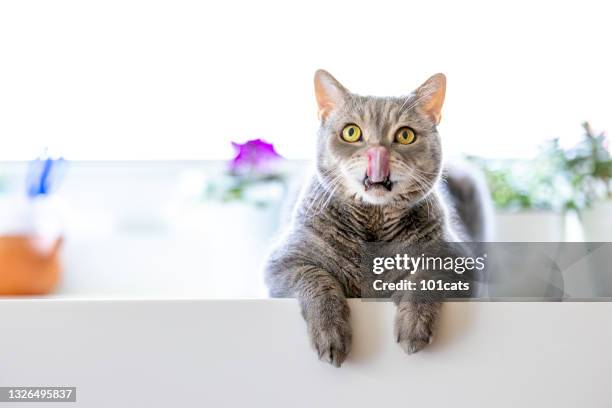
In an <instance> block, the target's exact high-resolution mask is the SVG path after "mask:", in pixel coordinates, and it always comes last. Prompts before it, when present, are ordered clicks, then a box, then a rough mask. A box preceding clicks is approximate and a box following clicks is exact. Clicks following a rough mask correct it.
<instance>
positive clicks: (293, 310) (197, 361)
mask: <svg viewBox="0 0 612 408" xmlns="http://www.w3.org/2000/svg"><path fill="white" fill-rule="evenodd" d="M350 304H351V309H352V314H353V327H354V345H353V353H352V355H351V356H350V358H349V359H348V361H347V362H346V363H345V364H344V365H343V366H342V367H341V368H339V369H336V368H334V367H331V366H329V365H327V364H325V363H321V362H319V361H318V360H317V359H316V357H315V353H314V352H313V351H312V350H311V349H310V346H309V344H308V340H307V337H306V330H305V325H304V323H303V321H302V318H301V317H300V316H299V311H298V306H297V303H296V302H295V300H291V299H282V300H270V299H268V300H226V301H222V300H176V301H170V300H166V301H162V300H124V301H119V300H115V301H110V300H106V301H103V300H61V299H56V300H27V299H15V300H6V299H5V300H2V301H0V315H2V316H3V317H2V324H1V328H0V330H1V333H0V366H1V369H0V386H6V385H15V386H17V385H18V386H34V385H41V386H42V385H56V386H76V387H78V391H77V401H78V402H77V404H66V406H83V407H109V406H113V407H169V406H176V407H187V406H210V407H215V406H265V407H288V406H291V407H296V406H297V407H315V406H335V407H339V406H346V407H357V406H385V405H387V406H428V407H470V408H471V407H481V406H495V407H517V406H526V407H532V406H540V407H556V408H558V407H576V406H588V407H610V406H612V393H611V392H610V386H609V380H610V367H612V353H611V352H610V344H612V325H611V324H610V320H611V318H610V316H612V304H611V303H451V304H447V305H445V307H444V312H443V318H442V322H441V327H440V330H439V332H438V335H437V338H436V341H435V342H434V343H433V344H432V345H431V346H430V348H429V349H427V350H426V351H424V352H421V353H419V354H416V355H413V356H407V355H405V354H404V353H403V352H402V351H401V350H400V348H399V347H398V346H397V345H396V344H395V343H394V341H393V338H392V318H393V312H394V308H393V305H392V304H389V303H366V302H362V301H360V300H351V301H350ZM19 406H22V407H23V406H26V405H25V404H24V405H19ZM54 406H60V405H59V404H58V405H54Z"/></svg>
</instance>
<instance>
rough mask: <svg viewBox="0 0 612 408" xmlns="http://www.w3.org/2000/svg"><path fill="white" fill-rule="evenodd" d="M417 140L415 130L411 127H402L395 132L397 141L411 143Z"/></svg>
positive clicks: (404, 143)
mask: <svg viewBox="0 0 612 408" xmlns="http://www.w3.org/2000/svg"><path fill="white" fill-rule="evenodd" d="M415 140H416V135H415V134H414V130H412V129H410V128H409V127H403V128H400V129H399V130H398V131H397V132H395V141H396V142H397V143H399V144H403V145H409V144H410V143H414V141H415Z"/></svg>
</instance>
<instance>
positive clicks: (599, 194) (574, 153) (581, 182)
mask: <svg viewBox="0 0 612 408" xmlns="http://www.w3.org/2000/svg"><path fill="white" fill-rule="evenodd" d="M582 127H583V128H584V137H583V139H582V140H581V141H580V142H579V143H578V144H576V145H575V146H574V147H572V148H571V149H568V150H567V152H566V159H567V169H568V171H569V172H570V173H571V176H572V177H571V180H572V183H573V185H574V186H575V187H576V188H577V189H579V190H580V191H581V192H582V193H583V194H584V196H585V204H586V205H587V206H589V205H592V204H593V202H595V201H596V200H598V199H601V198H612V186H611V182H610V181H611V180H612V158H611V157H610V151H609V148H608V140H607V138H606V135H605V133H604V132H601V133H598V134H596V133H595V132H594V131H593V129H592V128H591V126H590V124H589V123H588V122H584V123H583V124H582Z"/></svg>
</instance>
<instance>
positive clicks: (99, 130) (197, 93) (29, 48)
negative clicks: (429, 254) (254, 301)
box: [0, 0, 612, 298]
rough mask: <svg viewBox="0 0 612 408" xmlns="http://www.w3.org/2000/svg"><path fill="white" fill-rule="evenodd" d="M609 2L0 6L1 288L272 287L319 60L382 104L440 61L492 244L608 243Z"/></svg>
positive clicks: (304, 169)
mask: <svg viewBox="0 0 612 408" xmlns="http://www.w3.org/2000/svg"><path fill="white" fill-rule="evenodd" d="M608 9H609V6H608V5H606V4H605V3H601V2H594V1H593V2H591V1H582V2H579V3H574V4H560V3H558V2H538V3H534V2H521V1H518V2H512V3H507V4H493V3H491V2H473V1H472V2H471V1H468V2H461V3H457V2H451V1H431V2H421V3H418V4H412V3H409V2H390V1H377V2H375V3H373V2H358V1H357V2H356V1H353V2H329V1H326V2H324V1H318V0H315V1H310V2H307V3H303V4H294V3H287V2H280V1H279V2H271V1H260V2H247V1H227V2H223V3H218V4H214V3H205V2H196V1H193V2H192V1H172V2H170V1H153V2H151V1H149V2H144V1H135V0H127V1H106V2H99V3H90V2H88V3H83V2H78V1H57V2H44V1H29V2H23V1H5V2H2V3H1V4H0V59H1V60H0V218H1V219H0V236H3V237H5V238H7V237H10V238H11V239H4V240H3V238H1V237H0V292H3V291H4V293H13V294H42V293H53V294H55V295H61V296H92V297H96V296H102V297H105V296H119V297H123V296H127V297H133V296H136V297H138V296H145V297H146V296H154V297H211V298H215V297H216V298H223V297H263V296H265V288H264V287H263V283H262V281H261V275H260V273H259V266H260V264H261V262H262V260H263V258H264V256H265V253H266V251H267V250H268V248H269V246H270V243H271V242H272V241H273V240H274V239H275V237H276V236H277V233H278V231H279V229H280V228H281V227H282V226H283V225H286V216H285V214H286V208H288V207H290V204H291V202H292V200H293V198H294V197H295V193H296V191H298V189H299V187H300V185H301V183H302V181H303V179H304V178H305V177H306V176H307V174H308V173H309V169H310V166H311V165H312V162H311V160H312V158H313V155H314V147H315V143H314V141H315V131H316V127H317V125H318V123H317V119H316V108H315V101H314V96H313V85H312V77H313V74H314V71H315V70H316V69H317V68H325V69H327V70H328V71H330V72H331V73H332V74H334V75H335V76H336V77H337V78H338V79H339V80H340V81H341V82H342V83H343V84H344V85H346V86H347V87H348V88H349V89H351V90H353V91H355V92H358V93H362V94H376V95H402V94H407V93H409V92H410V91H412V90H413V89H414V88H416V87H417V86H418V85H419V84H420V83H422V82H423V81H424V80H425V79H427V78H428V77H429V76H430V75H431V74H433V73H435V72H444V73H445V74H446V75H447V77H448V89H447V99H446V103H445V107H444V117H443V120H442V124H441V125H440V133H441V135H442V138H443V142H444V148H445V152H446V156H447V157H448V158H449V159H454V158H461V159H463V160H468V161H471V162H472V163H473V164H474V165H475V166H477V167H479V168H480V169H481V170H482V171H483V172H484V174H485V176H486V179H487V181H488V183H489V186H490V189H491V192H492V199H493V201H494V203H495V207H496V218H495V219H496V226H495V227H496V228H495V231H496V232H495V239H496V240H498V241H551V242H559V241H583V240H587V241H610V240H611V238H612V232H611V231H612V204H611V203H612V199H611V197H610V178H611V175H612V165H611V164H610V163H611V161H610V153H609V149H610V147H609V141H608V138H607V136H606V133H605V130H606V129H612V116H611V115H610V103H609V95H611V94H612V79H611V78H610V76H609V73H610V72H612V57H610V55H609V52H607V51H606V50H607V49H608V48H609V44H608V43H609V38H610V35H611V33H610V28H609V27H610V18H611V16H612V15H611V13H610V11H609V10H608ZM37 157H38V158H40V159H39V160H38V161H34V162H32V160H33V159H35V158H37ZM59 158H62V159H63V160H57V159H59ZM16 236H18V237H24V236H25V237H43V238H45V239H43V240H42V242H38V241H40V240H38V239H37V243H36V245H34V246H32V245H33V244H31V242H29V241H27V242H26V241H24V242H21V241H15V240H14V239H13V238H14V237H16ZM58 237H61V238H62V242H59V241H57V238H58ZM56 247H57V248H60V249H59V250H58V252H57V253H56V252H54V251H55V249H56ZM41 253H42V254H45V256H43V257H42V258H41V255H40V254H41ZM3 256H4V259H5V260H4V261H2V257H3ZM28 257H29V258H28ZM26 258H27V259H30V258H31V259H30V261H27V262H26V261H24V259H26ZM41 259H42V260H41ZM17 270H20V271H21V270H23V271H27V272H23V273H22V272H20V273H16V272H14V271H17ZM40 270H44V271H45V273H46V275H45V276H46V278H45V280H44V282H42V280H41V279H42V278H41V277H40V276H39V275H40V274H39V272H38V271H40ZM3 273H4V277H2V276H3V275H2V274H3ZM24 276H28V278H27V279H25V278H24ZM2 282H5V284H4V290H3V286H2Z"/></svg>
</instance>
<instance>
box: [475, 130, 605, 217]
mask: <svg viewBox="0 0 612 408" xmlns="http://www.w3.org/2000/svg"><path fill="white" fill-rule="evenodd" d="M583 128H584V131H585V133H584V137H583V138H582V140H580V142H579V143H577V144H576V145H574V146H572V147H571V148H569V149H565V148H563V147H562V146H561V145H560V143H559V139H552V140H548V141H546V142H545V143H543V144H542V146H541V147H540V149H539V152H538V154H537V156H536V157H535V158H534V159H533V160H488V159H483V158H476V157H472V158H470V159H471V161H472V162H474V163H476V164H477V165H478V166H479V167H480V168H481V169H482V170H483V172H484V174H485V176H486V179H487V182H488V184H489V189H490V190H491V196H492V198H493V202H494V204H495V206H496V207H497V208H499V209H504V210H520V209H544V210H557V211H568V210H575V211H578V212H579V211H581V210H582V209H584V208H585V207H588V206H591V205H592V204H593V203H594V202H595V201H597V200H599V199H602V198H612V186H611V184H612V183H611V180H612V159H611V157H610V151H609V149H608V140H607V138H606V136H605V134H604V133H603V132H602V133H599V134H595V133H594V132H593V130H592V128H591V126H590V125H589V123H588V122H585V123H584V124H583Z"/></svg>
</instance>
